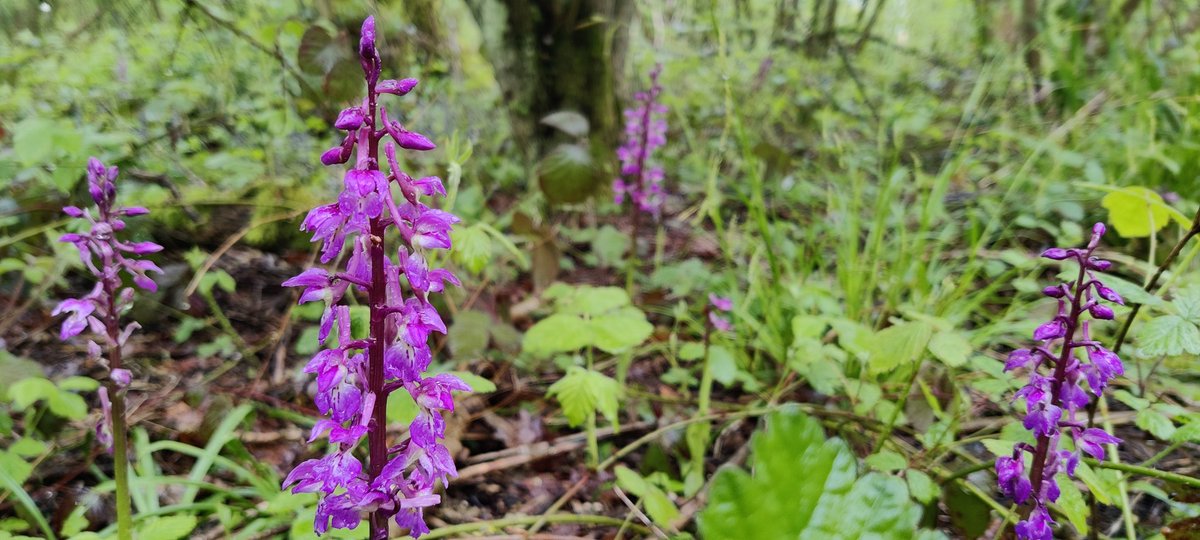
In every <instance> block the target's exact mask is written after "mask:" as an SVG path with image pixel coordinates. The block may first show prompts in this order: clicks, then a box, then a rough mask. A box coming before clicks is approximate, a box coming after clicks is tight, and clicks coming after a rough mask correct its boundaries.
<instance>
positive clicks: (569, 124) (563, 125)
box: [542, 111, 591, 137]
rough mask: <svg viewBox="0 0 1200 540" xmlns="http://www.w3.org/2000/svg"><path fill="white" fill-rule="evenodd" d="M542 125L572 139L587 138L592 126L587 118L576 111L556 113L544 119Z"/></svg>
mask: <svg viewBox="0 0 1200 540" xmlns="http://www.w3.org/2000/svg"><path fill="white" fill-rule="evenodd" d="M542 123H543V124H546V125H547V126H550V127H552V128H555V129H557V130H559V131H561V132H563V133H566V134H567V135H570V136H572V137H586V136H587V134H588V131H590V130H591V126H590V125H589V124H588V119H587V117H586V116H584V115H582V114H579V113H578V112H575V111H556V112H552V113H550V114H547V115H546V116H544V117H542Z"/></svg>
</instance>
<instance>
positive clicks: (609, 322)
mask: <svg viewBox="0 0 1200 540" xmlns="http://www.w3.org/2000/svg"><path fill="white" fill-rule="evenodd" d="M588 328H590V330H591V337H592V342H593V344H594V345H595V346H596V348H598V349H600V350H602V351H604V352H606V353H609V354H616V353H619V352H624V351H627V350H629V349H631V348H633V347H636V346H638V345H641V344H642V342H644V341H646V339H647V338H649V337H650V334H652V333H654V325H652V324H650V322H649V321H647V320H646V314H644V313H642V312H641V310H639V309H637V308H635V307H632V306H630V307H626V308H622V309H619V310H617V311H615V312H612V313H606V314H604V315H600V316H598V317H595V318H593V319H591V320H590V321H588Z"/></svg>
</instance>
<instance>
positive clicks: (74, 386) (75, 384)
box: [58, 376, 100, 392]
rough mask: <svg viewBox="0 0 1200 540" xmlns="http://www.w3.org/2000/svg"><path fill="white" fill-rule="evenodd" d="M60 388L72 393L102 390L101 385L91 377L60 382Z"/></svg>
mask: <svg viewBox="0 0 1200 540" xmlns="http://www.w3.org/2000/svg"><path fill="white" fill-rule="evenodd" d="M58 388H59V389H61V390H70V391H72V392H91V391H93V390H95V389H97V388H100V383H99V382H97V381H96V379H93V378H91V377H79V376H74V377H67V378H65V379H63V380H61V381H58Z"/></svg>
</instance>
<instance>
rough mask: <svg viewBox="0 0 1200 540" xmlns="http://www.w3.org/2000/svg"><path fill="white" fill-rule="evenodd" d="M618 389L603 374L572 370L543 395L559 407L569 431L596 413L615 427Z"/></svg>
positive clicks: (616, 385) (578, 369)
mask: <svg viewBox="0 0 1200 540" xmlns="http://www.w3.org/2000/svg"><path fill="white" fill-rule="evenodd" d="M622 393H623V392H622V390H621V385H620V384H618V383H617V381H616V380H615V379H613V378H611V377H609V376H607V375H605V374H603V373H600V372H597V371H592V370H589V369H584V368H581V367H578V366H574V367H572V368H571V369H569V370H567V374H566V375H564V376H563V377H562V378H561V379H559V380H558V381H557V382H555V383H554V384H552V385H550V388H548V389H547V390H546V395H547V396H550V397H553V398H555V399H557V400H558V402H559V403H561V404H562V408H563V414H565V415H566V416H567V422H569V423H570V424H571V426H572V427H574V426H579V425H582V424H583V423H584V422H585V421H586V420H587V419H588V417H590V416H591V415H593V414H595V413H597V412H599V413H601V414H603V415H604V416H605V417H606V418H608V420H609V421H610V422H612V423H613V424H618V423H619V421H620V416H619V415H618V414H617V413H618V410H617V408H618V402H619V400H620V398H621V395H622Z"/></svg>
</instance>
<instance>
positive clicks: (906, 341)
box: [867, 321, 933, 374]
mask: <svg viewBox="0 0 1200 540" xmlns="http://www.w3.org/2000/svg"><path fill="white" fill-rule="evenodd" d="M932 335H933V325H931V324H929V323H927V322H924V321H912V322H902V323H900V324H897V325H894V326H889V327H887V328H885V329H883V330H882V331H880V332H878V333H876V334H875V337H874V338H873V339H871V340H870V342H869V343H868V344H867V351H868V354H869V358H870V360H869V362H870V371H871V373H875V374H878V373H886V372H888V371H891V370H893V369H896V368H897V367H899V366H901V365H904V364H909V363H912V362H915V361H917V360H918V359H920V358H921V355H922V354H923V353H924V352H925V348H926V346H927V345H928V344H929V340H930V337H932Z"/></svg>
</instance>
